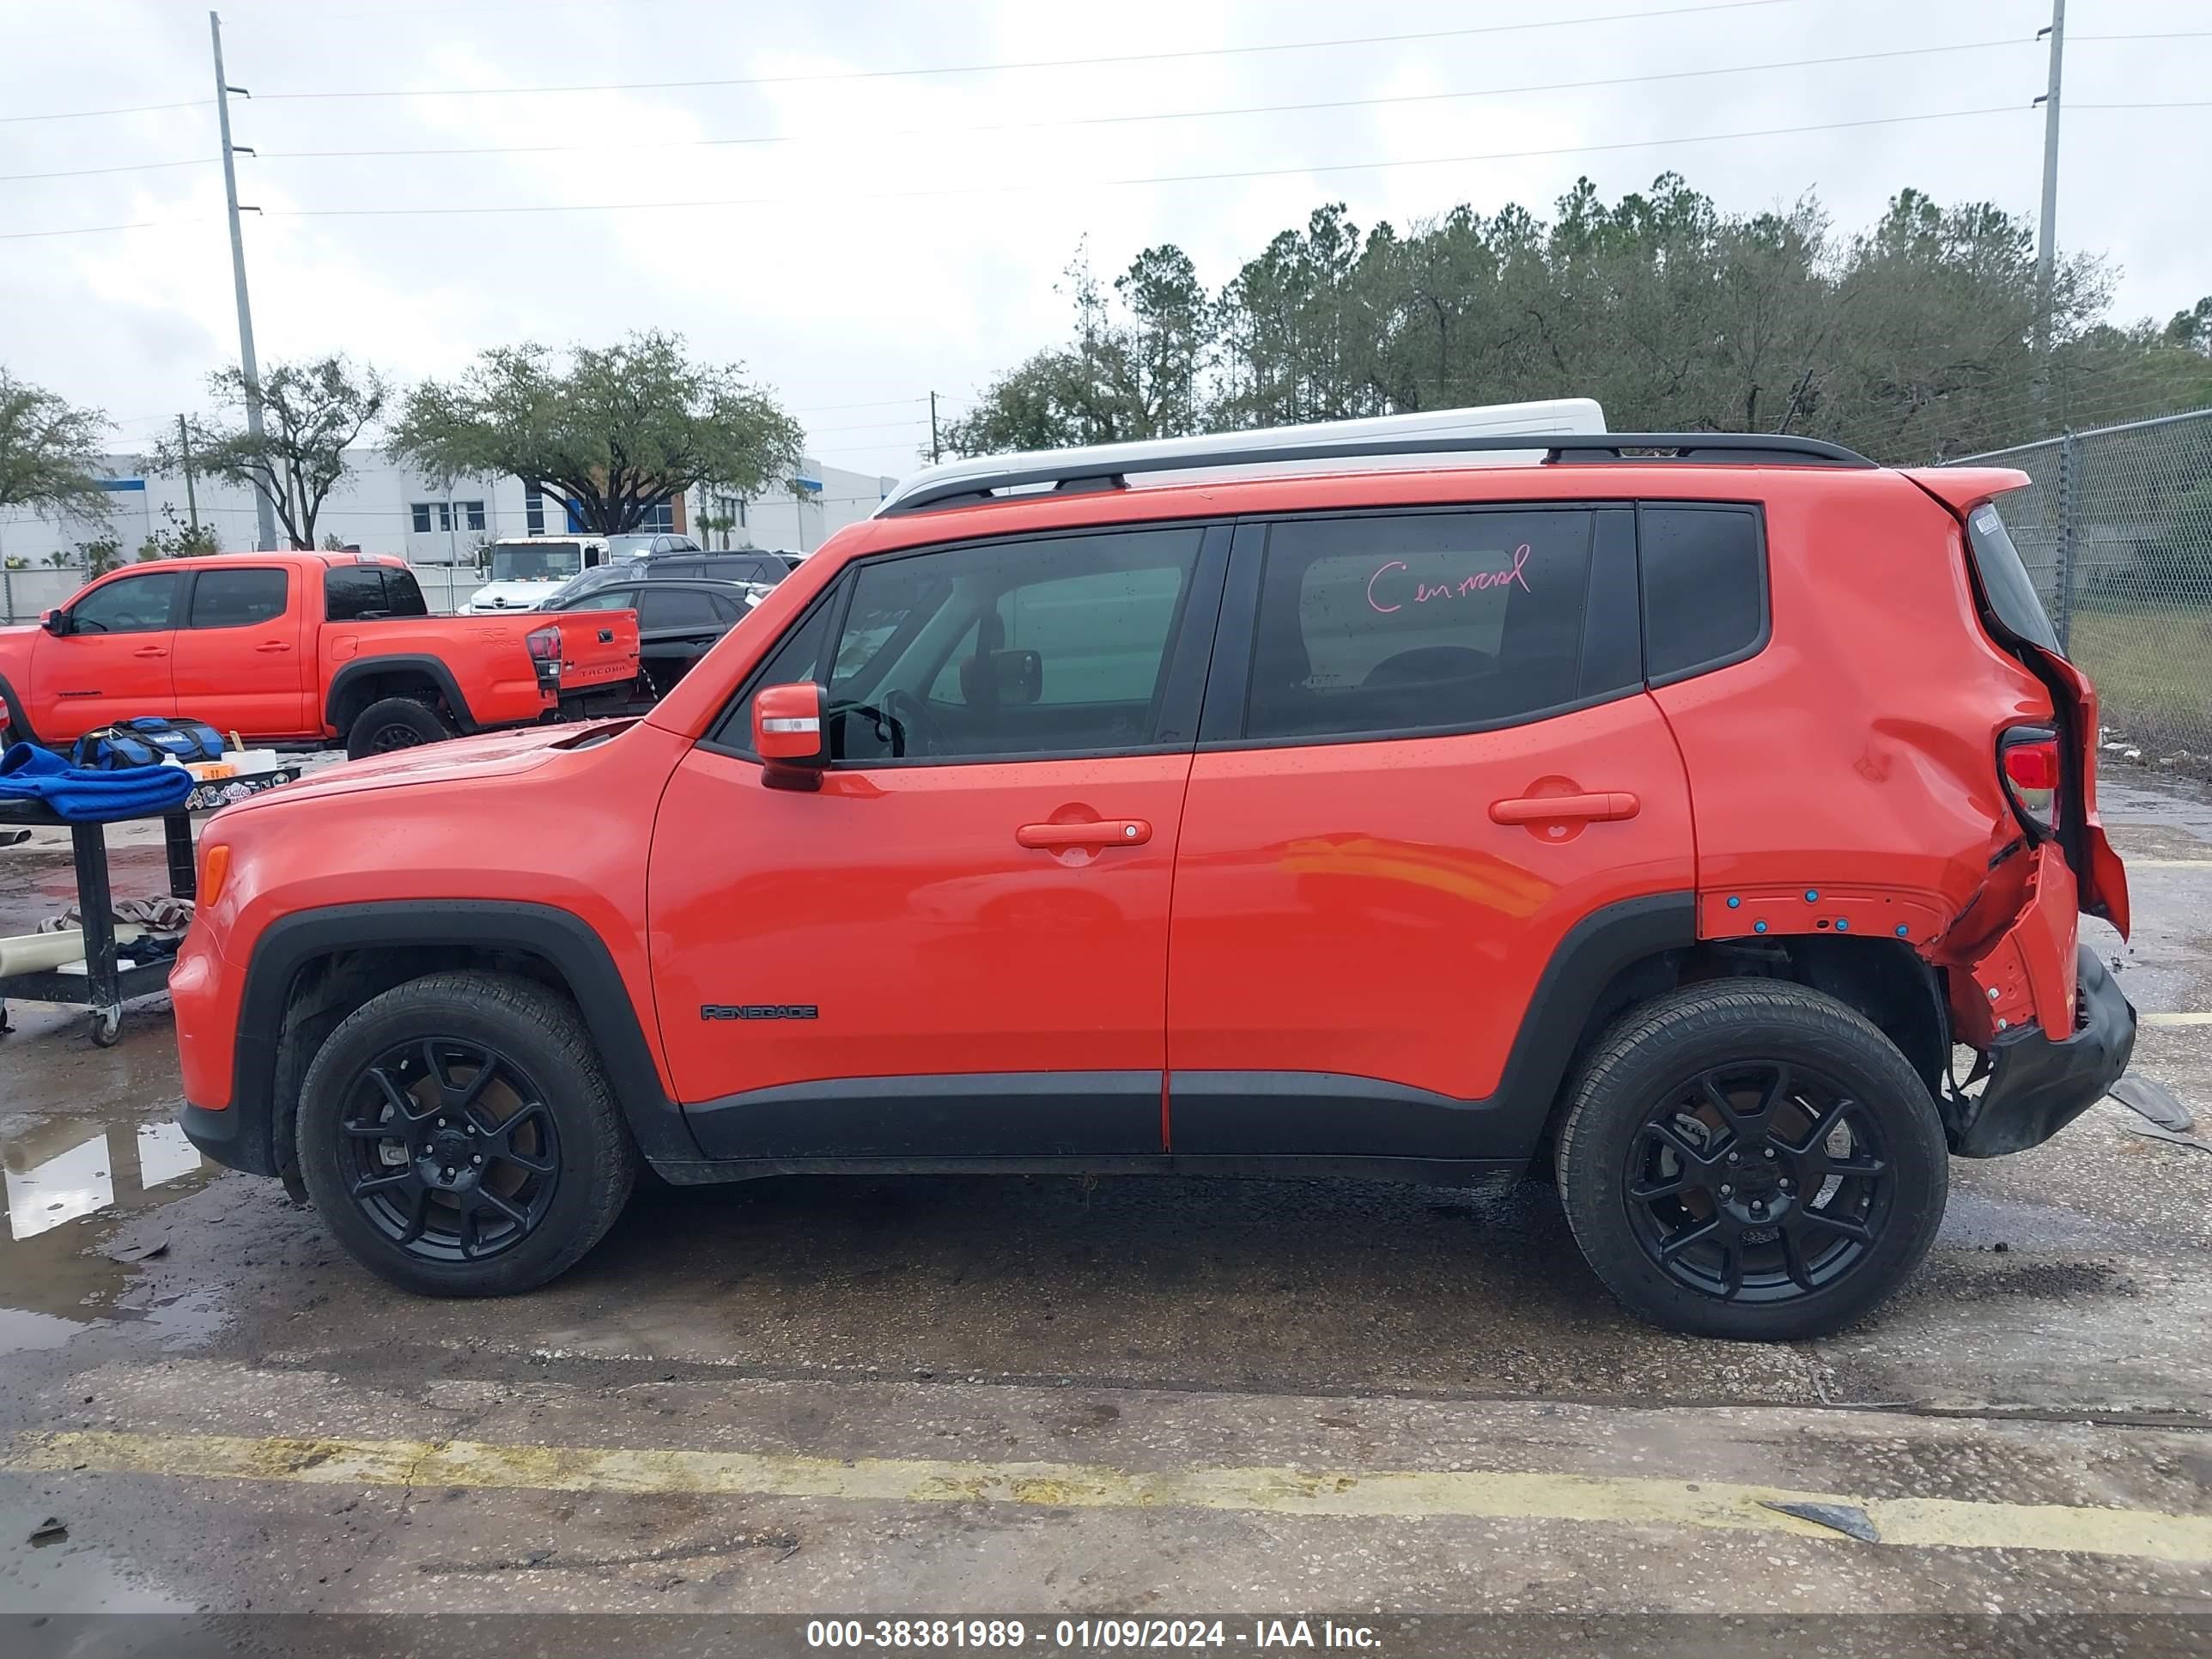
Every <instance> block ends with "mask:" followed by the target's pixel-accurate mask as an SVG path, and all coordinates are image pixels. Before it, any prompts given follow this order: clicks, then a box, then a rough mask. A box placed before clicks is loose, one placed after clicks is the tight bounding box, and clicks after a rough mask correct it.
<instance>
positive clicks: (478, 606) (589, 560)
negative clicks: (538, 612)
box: [461, 536, 609, 617]
mask: <svg viewBox="0 0 2212 1659" xmlns="http://www.w3.org/2000/svg"><path fill="white" fill-rule="evenodd" d="M484 551H485V556H486V571H487V574H489V576H490V577H491V580H490V581H489V582H488V583H486V584H485V585H484V586H482V587H479V588H478V589H477V591H476V592H473V593H471V595H470V596H469V602H468V603H467V604H466V605H463V606H462V607H461V614H462V615H463V616H465V617H480V616H483V615H484V614H485V613H486V612H488V611H533V610H535V609H537V607H538V605H539V604H540V603H541V602H543V600H544V598H545V596H546V595H547V594H548V593H550V592H552V591H553V590H554V589H555V588H556V587H558V586H560V585H561V584H562V582H565V581H567V580H568V578H570V577H571V576H575V575H580V574H582V573H583V572H585V571H586V570H595V569H597V568H599V566H601V565H603V564H605V562H607V559H608V556H609V555H608V551H607V539H606V538H605V537H604V536H508V537H505V538H501V540H499V541H495V542H494V543H493V544H491V545H490V546H489V548H487V549H485V550H484Z"/></svg>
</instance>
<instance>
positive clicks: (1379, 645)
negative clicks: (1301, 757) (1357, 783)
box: [1245, 508, 1594, 738]
mask: <svg viewBox="0 0 2212 1659" xmlns="http://www.w3.org/2000/svg"><path fill="white" fill-rule="evenodd" d="M1593 525H1594V515H1593V514H1592V513H1589V512H1588V511H1586V510H1583V509H1578V508H1577V509H1568V510H1556V511H1531V512H1502V513H1500V512H1489V513H1405V514H1388V515H1378V516H1376V517H1374V518H1367V519H1335V520H1310V521H1305V522H1292V523H1282V524H1277V525H1274V526H1271V527H1270V528H1269V530H1268V532H1267V559H1266V563H1265V566H1264V568H1263V570H1262V574H1261V586H1260V605H1259V613H1258V617H1257V619H1256V623H1255V631H1254V641H1253V659H1252V681H1251V690H1250V695H1249V701H1248V702H1247V706H1246V713H1245V735H1246V736H1247V737H1249V738H1301V737H1322V736H1334V737H1343V736H1352V735H1358V734H1363V733H1364V734H1370V735H1388V734H1390V733H1394V732H1419V731H1430V730H1436V729H1439V728H1446V729H1449V728H1454V727H1473V726H1484V725H1497V724H1503V723H1505V722H1508V721H1510V720H1517V719H1525V718H1528V717H1530V716H1533V715H1535V714H1539V713H1541V712H1542V711H1544V710H1547V709H1549V708H1557V707H1559V706H1560V705H1562V704H1565V703H1568V702H1573V701H1574V700H1575V699H1576V696H1577V684H1578V682H1579V678H1580V672H1581V658H1582V637H1583V606H1584V598H1585V594H1586V592H1587V591H1588V588H1589V569H1590V547H1591V537H1592V531H1593Z"/></svg>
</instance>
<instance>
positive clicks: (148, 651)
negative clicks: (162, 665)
mask: <svg viewBox="0 0 2212 1659" xmlns="http://www.w3.org/2000/svg"><path fill="white" fill-rule="evenodd" d="M168 654H169V653H167V652H166V651H164V650H163V649H162V648H161V647H160V646H158V645H142V646H140V647H138V648H137V650H136V651H133V652H132V653H131V655H132V656H134V657H166V656H167V655H168Z"/></svg>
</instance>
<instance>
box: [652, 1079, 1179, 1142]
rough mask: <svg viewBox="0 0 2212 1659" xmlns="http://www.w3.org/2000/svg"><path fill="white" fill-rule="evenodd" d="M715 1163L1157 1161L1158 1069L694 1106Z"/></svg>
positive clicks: (806, 1090) (928, 1082)
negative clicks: (721, 1160)
mask: <svg viewBox="0 0 2212 1659" xmlns="http://www.w3.org/2000/svg"><path fill="white" fill-rule="evenodd" d="M684 1118H685V1120H686V1121H688V1122H689V1123H690V1127H691V1133H692V1135H693V1136H694V1138H696V1139H697V1141H698V1143H699V1146H700V1149H701V1150H702V1152H705V1153H706V1154H707V1156H708V1158H740V1159H744V1160H746V1161H748V1162H759V1161H761V1160H769V1161H783V1160H790V1159H817V1160H823V1161H825V1162H827V1163H829V1164H846V1163H850V1162H854V1161H856V1160H868V1159H883V1158H893V1159H915V1158H922V1159H938V1160H943V1159H948V1158H951V1159H960V1158H981V1159H985V1160H991V1159H997V1158H1017V1157H1019V1158H1074V1159H1091V1158H1109V1157H1131V1156H1144V1155H1146V1154H1152V1155H1157V1154H1158V1152H1159V1150H1160V1074H1159V1073H1158V1072H976V1073H952V1074H950V1075H945V1076H938V1077H859V1078H829V1079H823V1080H822V1081H819V1082H811V1083H793V1084H787V1085H780V1086H777V1087H774V1088H768V1089H747V1090H744V1091H742V1092H740V1093H738V1094H733V1095H724V1096H722V1097H720V1098H719V1099H715V1100H708V1101H702V1102H699V1103H696V1104H692V1105H689V1106H686V1107H685V1108H684Z"/></svg>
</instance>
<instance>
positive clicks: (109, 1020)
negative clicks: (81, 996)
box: [91, 1008, 123, 1048]
mask: <svg viewBox="0 0 2212 1659" xmlns="http://www.w3.org/2000/svg"><path fill="white" fill-rule="evenodd" d="M91 1024H92V1044H93V1047H94V1048H113V1047H114V1046H115V1043H116V1040H117V1039H118V1037H120V1036H122V1035H123V1011H122V1010H121V1009H120V1008H109V1009H105V1010H102V1009H98V1008H95V1009H94V1010H93V1013H92V1022H91Z"/></svg>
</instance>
